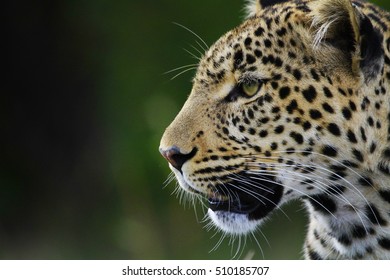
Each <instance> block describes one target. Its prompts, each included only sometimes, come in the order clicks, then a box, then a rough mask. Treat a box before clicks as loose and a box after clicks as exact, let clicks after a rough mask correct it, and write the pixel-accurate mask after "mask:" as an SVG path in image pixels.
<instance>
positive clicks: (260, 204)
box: [160, 0, 390, 259]
mask: <svg viewBox="0 0 390 280" xmlns="http://www.w3.org/2000/svg"><path fill="white" fill-rule="evenodd" d="M248 14H249V17H248V19H247V20H245V21H244V22H243V23H242V25H240V26H238V27H237V28H235V29H233V30H231V31H229V32H228V33H226V34H225V35H224V36H222V37H221V38H220V39H219V40H218V41H217V42H216V43H215V44H214V45H213V46H212V47H211V48H210V49H209V50H208V51H207V52H206V53H205V55H204V57H203V58H202V60H201V61H200V64H199V66H198V69H197V74H196V76H195V78H194V81H193V89H192V92H191V94H190V96H189V98H188V100H187V101H186V103H185V104H184V107H183V108H182V110H181V111H180V113H179V114H178V115H177V117H176V118H175V120H174V121H173V122H172V124H171V125H170V126H169V127H168V128H167V129H166V131H165V134H164V136H163V138H162V140H161V144H160V151H161V153H162V154H163V156H164V157H165V158H166V159H167V160H168V161H169V163H170V167H171V169H172V170H173V172H174V173H175V175H176V178H177V179H178V181H179V183H180V185H181V187H182V188H183V189H184V190H186V191H188V192H189V193H195V194H196V195H203V196H206V197H207V198H208V199H209V204H210V205H209V210H208V212H209V216H210V218H211V220H212V221H213V222H214V224H215V225H216V226H217V227H219V228H221V229H222V230H224V231H226V232H229V233H233V234H248V233H250V232H253V231H255V230H256V228H258V226H259V225H260V224H261V223H262V221H263V220H264V219H265V218H267V217H268V216H269V215H270V213H271V212H272V211H273V210H275V209H277V208H279V207H280V206H281V205H282V204H284V203H285V202H287V201H290V200H293V199H300V200H303V201H304V202H305V205H306V206H307V209H308V212H309V217H310V224H309V226H308V233H307V238H306V242H305V247H304V248H305V257H306V258H308V259H390V144H389V142H390V101H389V100H390V98H389V79H390V36H389V35H390V31H389V28H390V15H389V14H388V13H386V12H384V11H383V10H381V9H380V8H378V7H376V6H374V5H372V4H370V3H366V2H363V1H352V2H351V1H350V0H313V1H306V0H300V1H298V0H296V1H287V0H285V1H283V0H274V1H272V0H260V1H254V0H251V1H249V4H248ZM248 88H249V89H250V90H248ZM253 93H254V94H253Z"/></svg>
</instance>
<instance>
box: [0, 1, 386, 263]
mask: <svg viewBox="0 0 390 280" xmlns="http://www.w3.org/2000/svg"><path fill="white" fill-rule="evenodd" d="M243 2H244V1H237V0H236V1H226V0H213V1H209V0H197V1H179V0H165V1H164V0H161V1H157V0H153V1H152V0H143V1H141V0H138V1H135V0H118V1H107V0H93V1H92V0H78V1H76V0H67V1H50V0H47V1H39V0H38V1H23V0H21V1H18V0H15V1H6V2H5V3H3V6H5V8H4V7H3V11H5V17H4V18H5V25H4V29H3V32H4V33H3V40H2V41H3V45H4V46H5V52H3V61H5V63H4V64H3V65H4V66H5V67H4V68H3V69H4V70H3V71H5V73H6V74H5V79H3V80H4V82H5V83H3V84H2V88H3V90H2V94H1V102H0V104H1V106H2V107H1V112H0V114H1V115H0V124H1V131H2V132H1V137H0V138H1V140H0V144H1V146H0V147H1V148H0V151H1V155H0V258H2V259H230V258H232V257H234V255H235V251H236V249H237V246H238V242H235V243H234V244H233V245H231V244H229V243H230V242H229V238H227V239H226V240H224V242H223V243H222V244H221V245H220V246H219V248H218V249H217V250H216V251H213V252H209V251H210V250H211V249H213V247H214V246H215V245H216V244H217V243H218V241H219V239H220V237H221V234H219V233H218V234H215V232H214V231H213V230H211V231H207V230H206V229H204V227H205V226H206V224H205V223H202V222H201V220H202V218H203V216H204V209H202V207H200V205H198V207H197V210H196V211H194V209H193V207H192V206H189V205H186V206H184V205H180V204H179V200H178V199H177V198H176V196H175V195H171V193H172V192H173V190H174V188H175V184H174V183H172V184H170V185H169V186H167V187H166V188H163V185H164V184H163V183H164V181H165V179H166V178H167V176H168V175H169V169H168V166H167V164H166V162H165V161H164V159H163V158H162V157H161V156H160V155H159V153H158V146H159V140H160V137H161V135H162V133H163V131H164V129H165V127H166V126H167V125H168V124H169V123H170V122H171V121H172V119H173V118H174V116H175V115H176V114H177V112H178V111H179V109H180V107H181V105H182V104H183V102H184V101H185V99H186V97H187V95H188V93H189V92H190V89H191V82H190V81H191V78H192V77H193V75H194V71H189V72H187V73H184V74H183V75H181V76H179V77H178V78H176V79H174V80H171V78H172V77H173V76H174V75H175V74H177V73H178V72H173V73H170V74H164V73H165V72H167V71H169V70H171V69H174V68H176V67H180V66H183V65H188V64H193V63H196V60H195V59H194V58H192V57H191V55H190V54H188V53H187V52H186V51H185V50H184V49H187V50H189V51H191V52H194V53H195V54H197V52H196V50H194V49H193V47H192V46H195V47H197V48H199V46H198V45H197V43H196V40H197V39H196V38H195V36H193V35H192V34H191V33H190V32H188V31H186V30H185V29H183V28H180V27H178V26H177V25H175V24H173V22H177V23H180V24H183V25H185V26H187V27H189V28H191V29H192V30H194V31H195V32H197V33H198V34H199V35H200V36H201V37H202V38H203V39H204V40H205V41H206V42H207V43H208V44H209V45H210V44H212V43H213V42H214V41H215V40H217V39H218V38H219V36H221V35H222V34H223V33H225V32H226V31H228V30H229V29H231V28H233V27H235V26H236V25H238V24H239V23H240V22H241V21H242V19H243V15H244V12H243ZM378 2H379V1H378ZM382 2H383V3H382V6H385V7H386V6H387V7H389V8H390V3H389V2H384V1H382ZM191 45H192V46H191ZM283 210H284V211H285V212H286V213H287V214H288V217H289V218H287V217H286V216H285V215H284V214H283V213H282V212H281V211H277V213H275V214H274V215H273V218H272V219H270V220H269V221H268V222H267V223H266V224H265V225H264V226H263V228H262V233H260V232H259V233H258V234H257V235H256V238H257V241H258V243H259V244H260V246H261V248H262V250H263V254H262V253H261V250H260V248H259V246H258V244H257V242H256V241H255V240H254V238H248V240H247V243H246V246H245V249H244V250H243V251H242V254H241V258H244V257H248V256H251V257H253V258H255V259H257V258H260V259H262V258H266V259H300V258H302V253H301V251H302V250H301V248H302V244H303V239H304V232H305V223H306V214H305V210H304V209H303V206H302V205H301V204H299V203H296V204H290V205H288V206H286V207H283ZM253 253H254V255H253V256H252V254H253Z"/></svg>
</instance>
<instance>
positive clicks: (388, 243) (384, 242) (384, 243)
mask: <svg viewBox="0 0 390 280" xmlns="http://www.w3.org/2000/svg"><path fill="white" fill-rule="evenodd" d="M378 244H379V246H381V247H382V248H383V249H386V250H390V239H388V238H386V237H382V238H380V239H378Z"/></svg>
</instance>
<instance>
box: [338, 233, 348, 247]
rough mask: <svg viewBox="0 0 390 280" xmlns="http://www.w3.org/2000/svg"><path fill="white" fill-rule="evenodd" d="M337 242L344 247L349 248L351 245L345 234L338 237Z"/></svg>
mask: <svg viewBox="0 0 390 280" xmlns="http://www.w3.org/2000/svg"><path fill="white" fill-rule="evenodd" d="M337 241H338V242H340V243H341V244H342V245H344V246H349V245H351V244H352V241H351V239H350V238H349V237H348V236H347V235H345V234H342V235H340V236H339V237H338V238H337Z"/></svg>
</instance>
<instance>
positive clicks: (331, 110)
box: [322, 103, 334, 114]
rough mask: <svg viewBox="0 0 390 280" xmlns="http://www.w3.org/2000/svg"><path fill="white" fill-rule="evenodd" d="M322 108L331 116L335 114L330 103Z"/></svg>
mask: <svg viewBox="0 0 390 280" xmlns="http://www.w3.org/2000/svg"><path fill="white" fill-rule="evenodd" d="M322 108H324V110H325V111H326V112H328V113H331V114H333V113H334V110H333V108H332V106H330V105H329V104H328V103H324V104H322Z"/></svg>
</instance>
